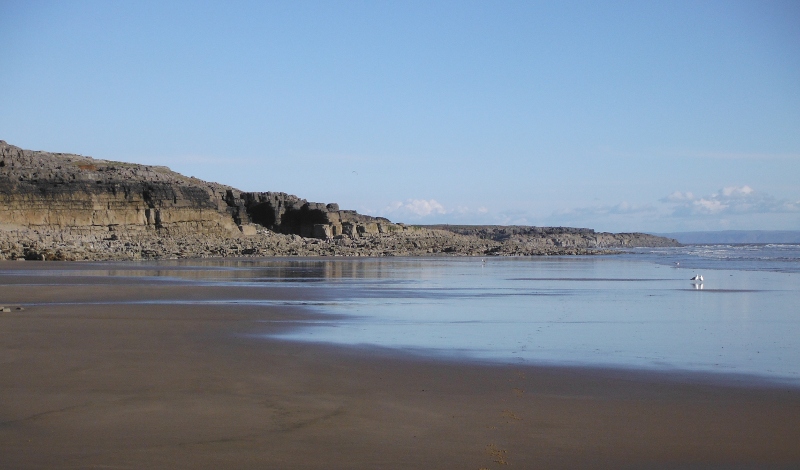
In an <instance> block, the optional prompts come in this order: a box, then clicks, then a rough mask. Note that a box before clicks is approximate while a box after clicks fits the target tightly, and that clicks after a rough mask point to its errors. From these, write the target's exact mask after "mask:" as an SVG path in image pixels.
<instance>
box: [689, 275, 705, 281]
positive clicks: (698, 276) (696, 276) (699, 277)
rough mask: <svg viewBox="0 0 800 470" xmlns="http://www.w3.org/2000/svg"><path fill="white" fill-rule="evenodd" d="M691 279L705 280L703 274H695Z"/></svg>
mask: <svg viewBox="0 0 800 470" xmlns="http://www.w3.org/2000/svg"><path fill="white" fill-rule="evenodd" d="M690 280H692V281H700V282H703V276H701V275H699V274H695V275H694V277H693V278H692V279H690Z"/></svg>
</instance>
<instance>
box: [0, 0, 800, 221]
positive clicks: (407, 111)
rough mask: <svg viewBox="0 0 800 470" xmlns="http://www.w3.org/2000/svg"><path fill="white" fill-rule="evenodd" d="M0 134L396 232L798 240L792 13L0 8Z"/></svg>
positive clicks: (657, 5) (646, 8)
mask: <svg viewBox="0 0 800 470" xmlns="http://www.w3.org/2000/svg"><path fill="white" fill-rule="evenodd" d="M0 64H2V73H0V139H3V140H6V141H7V142H9V143H11V144H14V145H17V146H20V147H23V148H29V149H35V150H49V151H60V152H70V153H79V154H83V155H88V156H93V157H95V158H103V159H110V160H123V161H133V162H140V163H148V164H162V165H167V166H169V167H171V168H172V169H174V170H176V171H179V172H181V173H184V174H187V175H191V176H196V177H198V178H203V179H207V180H213V181H218V182H221V183H225V184H229V185H232V186H235V187H237V188H240V189H243V190H249V191H285V192H289V193H292V194H297V195H299V196H301V197H304V198H306V199H309V200H311V201H317V202H338V203H339V204H340V205H341V206H342V207H343V208H349V209H356V210H358V211H359V212H362V213H368V214H371V215H382V216H385V217H388V218H390V219H391V220H394V221H398V222H408V223H473V224H527V225H569V226H581V227H591V228H595V229H597V230H605V231H650V232H669V231H686V230H717V229H784V230H791V229H795V230H796V229H800V2H796V1H786V2H780V1H764V0H760V1H744V2H743V1H732V0H726V1H691V2H683V1H669V2H641V1H632V2H533V1H526V2H513V1H491V2H490V1H483V2H469V1H455V2H430V1H424V2H413V1H402V2H400V1H398V2H326V1H325V2H324V1H318V2H300V1H292V2H261V1H259V2H226V3H225V4H223V3H222V2H200V1H196V2H160V1H159V2H147V1H136V2H121V1H120V2H108V1H101V2H83V1H69V2H61V1H58V2H47V1H38V2H37V1H6V0H0Z"/></svg>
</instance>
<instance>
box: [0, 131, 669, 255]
mask: <svg viewBox="0 0 800 470" xmlns="http://www.w3.org/2000/svg"><path fill="white" fill-rule="evenodd" d="M637 246H679V244H678V242H677V241H675V240H672V239H668V238H663V237H656V236H653V235H647V234H642V233H622V234H613V233H596V232H595V231H594V230H591V229H583V228H569V227H525V226H507V227H505V226H455V225H453V226H451V225H436V226H409V225H405V224H401V223H392V222H391V221H389V220H387V219H385V218H381V217H372V216H368V215H362V214H358V213H356V212H355V211H349V210H340V209H339V206H338V204H335V203H330V204H324V203H314V202H308V201H306V200H305V199H301V198H299V197H297V196H294V195H290V194H286V193H279V192H263V193H252V192H242V191H239V190H237V189H235V188H232V187H230V186H226V185H222V184H219V183H213V182H206V181H202V180H199V179H197V178H193V177H186V176H184V175H181V174H179V173H175V172H173V171H171V170H169V169H168V168H166V167H154V166H145V165H138V164H132V163H124V162H113V161H107V160H98V159H93V158H90V157H85V156H81V155H72V154H60V153H49V152H39V151H31V150H23V149H20V148H19V147H15V146H13V145H9V144H7V143H6V142H4V141H0V259H5V260H21V259H24V260H87V261H97V260H147V259H178V258H209V257H257V256H540V255H586V254H602V253H609V252H616V250H615V249H618V248H621V247H622V248H624V247H637Z"/></svg>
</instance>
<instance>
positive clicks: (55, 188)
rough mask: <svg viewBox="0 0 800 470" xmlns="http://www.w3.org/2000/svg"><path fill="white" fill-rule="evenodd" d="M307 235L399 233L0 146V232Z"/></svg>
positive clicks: (312, 207) (229, 191) (381, 225)
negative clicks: (261, 229) (269, 231)
mask: <svg viewBox="0 0 800 470" xmlns="http://www.w3.org/2000/svg"><path fill="white" fill-rule="evenodd" d="M253 224H258V225H262V226H264V227H267V228H269V229H272V230H274V231H277V232H280V233H286V234H296V235H301V236H304V237H315V238H332V237H334V236H337V235H348V236H350V237H352V238H357V237H358V236H368V235H371V234H378V233H383V232H389V231H393V230H396V229H397V228H398V227H399V226H397V225H395V224H392V223H391V222H389V221H388V220H386V219H381V218H374V217H369V216H364V215H360V214H357V213H355V212H354V211H341V210H339V207H338V205H336V204H319V203H312V202H308V201H306V200H305V199H301V198H299V197H297V196H293V195H291V194H286V193H279V192H265V193H246V192H241V191H239V190H237V189H235V188H231V187H230V186H225V185H221V184H218V183H212V182H207V181H202V180H199V179H196V178H189V177H186V176H183V175H181V174H179V173H176V172H174V171H171V170H170V169H169V168H166V167H161V166H147V165H137V164H131V163H122V162H114V161H107V160H98V159H94V158H90V157H84V156H81V155H72V154H63V153H49V152H38V151H31V150H23V149H21V148H19V147H15V146H13V145H9V144H7V143H6V142H5V141H0V229H5V230H15V229H36V228H40V229H46V230H58V231H61V232H65V233H73V234H97V233H104V232H117V233H123V232H124V233H131V232H147V231H153V232H157V233H159V234H162V235H164V234H166V235H182V234H209V235H212V234H213V235H222V236H225V235H228V236H231V235H238V234H240V233H241V234H245V235H252V234H255V231H256V230H255V227H254V225H253Z"/></svg>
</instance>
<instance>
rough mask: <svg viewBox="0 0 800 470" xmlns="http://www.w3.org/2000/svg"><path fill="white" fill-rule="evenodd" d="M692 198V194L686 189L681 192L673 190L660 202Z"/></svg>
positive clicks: (689, 199)
mask: <svg viewBox="0 0 800 470" xmlns="http://www.w3.org/2000/svg"><path fill="white" fill-rule="evenodd" d="M692 199H694V194H692V193H690V192H689V191H686V192H685V193H682V192H680V191H675V192H674V193H672V194H670V195H669V196H667V197H665V198H664V199H662V200H661V201H662V202H681V201H691V200H692Z"/></svg>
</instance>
